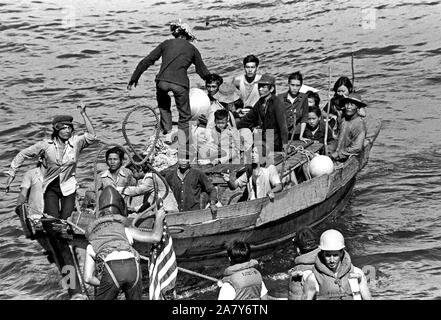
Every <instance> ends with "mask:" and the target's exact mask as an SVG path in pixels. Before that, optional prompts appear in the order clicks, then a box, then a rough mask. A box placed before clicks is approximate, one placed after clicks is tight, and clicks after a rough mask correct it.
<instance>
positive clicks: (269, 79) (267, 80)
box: [257, 73, 276, 86]
mask: <svg viewBox="0 0 441 320" xmlns="http://www.w3.org/2000/svg"><path fill="white" fill-rule="evenodd" d="M257 83H258V84H271V85H273V86H274V85H276V78H274V77H273V76H272V75H270V74H268V73H264V74H263V75H262V77H260V79H259V81H257Z"/></svg>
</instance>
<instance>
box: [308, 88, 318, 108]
mask: <svg viewBox="0 0 441 320" xmlns="http://www.w3.org/2000/svg"><path fill="white" fill-rule="evenodd" d="M306 96H307V97H308V107H310V108H311V107H316V108H320V95H319V94H318V93H317V92H314V91H311V90H309V91H307V92H306Z"/></svg>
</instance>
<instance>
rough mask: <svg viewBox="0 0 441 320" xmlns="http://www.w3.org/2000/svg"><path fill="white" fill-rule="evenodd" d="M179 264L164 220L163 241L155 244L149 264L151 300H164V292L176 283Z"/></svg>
mask: <svg viewBox="0 0 441 320" xmlns="http://www.w3.org/2000/svg"><path fill="white" fill-rule="evenodd" d="M177 275H178V265H177V263H176V255H175V251H174V249H173V241H172V237H171V236H170V233H169V232H168V228H167V225H166V223H165V221H164V231H163V232H162V238H161V241H159V242H158V243H156V244H154V245H153V246H152V250H151V258H150V266H149V279H150V287H149V296H150V300H162V299H163V296H164V293H165V292H167V291H169V290H171V289H173V288H174V287H175V285H176V277H177Z"/></svg>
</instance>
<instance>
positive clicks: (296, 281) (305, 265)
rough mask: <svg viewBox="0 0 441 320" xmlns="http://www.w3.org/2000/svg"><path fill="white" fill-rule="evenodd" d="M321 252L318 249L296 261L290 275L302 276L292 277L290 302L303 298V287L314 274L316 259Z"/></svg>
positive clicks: (299, 257) (298, 257) (297, 258)
mask: <svg viewBox="0 0 441 320" xmlns="http://www.w3.org/2000/svg"><path fill="white" fill-rule="evenodd" d="M319 252H320V248H316V249H314V250H312V251H310V252H307V253H305V254H302V255H299V256H297V257H296V258H295V259H294V267H293V268H291V269H290V270H289V273H290V274H292V273H294V272H296V273H300V272H301V276H298V277H291V279H290V283H289V291H288V299H289V300H300V299H301V298H302V294H303V285H304V283H305V280H306V278H307V277H308V276H309V275H310V274H311V273H312V268H314V263H315V259H316V258H317V254H318V253H319Z"/></svg>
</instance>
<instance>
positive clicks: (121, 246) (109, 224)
mask: <svg viewBox="0 0 441 320" xmlns="http://www.w3.org/2000/svg"><path fill="white" fill-rule="evenodd" d="M125 222H126V218H125V217H123V216H121V215H106V216H104V217H101V218H98V219H96V220H95V221H93V222H92V223H91V224H90V225H89V227H88V228H87V231H86V238H87V239H88V240H89V242H90V244H91V245H92V248H93V251H95V254H96V258H97V261H98V263H101V262H103V261H104V259H106V257H107V255H109V254H110V253H112V252H114V251H128V252H131V253H133V255H134V256H135V258H136V259H139V254H138V252H137V251H136V250H135V249H133V247H132V246H131V244H130V243H129V239H128V238H127V235H126V232H125V226H124V223H125Z"/></svg>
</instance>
